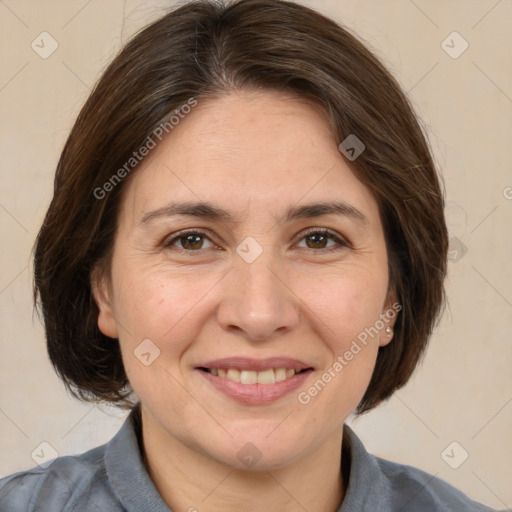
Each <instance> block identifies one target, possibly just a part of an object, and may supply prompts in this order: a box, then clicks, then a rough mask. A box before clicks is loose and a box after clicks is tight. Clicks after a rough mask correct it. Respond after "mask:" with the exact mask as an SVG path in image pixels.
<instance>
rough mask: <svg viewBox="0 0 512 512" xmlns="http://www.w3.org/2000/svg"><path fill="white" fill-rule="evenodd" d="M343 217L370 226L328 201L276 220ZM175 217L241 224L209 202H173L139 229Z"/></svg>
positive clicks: (302, 207) (349, 208)
mask: <svg viewBox="0 0 512 512" xmlns="http://www.w3.org/2000/svg"><path fill="white" fill-rule="evenodd" d="M333 214H334V215H342V216H345V217H349V218H351V219H353V220H356V221H358V222H359V223H361V224H363V225H368V219H367V218H366V217H365V216H364V215H363V213H362V212H361V211H359V210H358V209H357V208H355V207H354V206H352V205H351V204H348V203H345V202H337V201H328V202H315V203H309V204H304V205H299V206H291V207H290V208H288V210H287V211H286V212H285V214H284V215H283V216H282V217H280V218H278V219H276V220H277V222H279V223H282V222H283V221H284V222H291V221H293V220H297V219H308V218H313V217H320V216H322V215H333ZM175 215H188V216H191V217H198V218H201V219H206V220H213V221H215V220H216V221H222V222H226V223H229V224H236V223H237V222H239V219H238V217H237V216H234V215H232V214H231V213H230V212H228V211H227V210H224V209H222V208H218V207H216V206H214V205H212V204H210V203H207V202H202V201H199V202H172V203H169V204H168V205H166V206H163V207H162V208H157V209H156V210H151V211H149V212H146V213H144V215H143V216H142V218H141V220H140V221H139V222H138V226H139V227H145V226H146V225H148V224H150V223H151V222H152V221H154V220H156V219H159V218H167V217H172V216H175Z"/></svg>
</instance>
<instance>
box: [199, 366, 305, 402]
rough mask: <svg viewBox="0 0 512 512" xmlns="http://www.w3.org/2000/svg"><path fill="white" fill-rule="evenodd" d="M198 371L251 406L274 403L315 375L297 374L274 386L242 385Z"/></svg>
mask: <svg viewBox="0 0 512 512" xmlns="http://www.w3.org/2000/svg"><path fill="white" fill-rule="evenodd" d="M197 371H198V372H199V373H200V374H201V375H202V376H203V377H204V378H205V379H206V380H207V381H208V382H209V383H210V384H212V385H213V386H215V387H216V388H217V389H218V390H219V391H222V392H223V393H224V394H225V395H227V396H229V397H230V398H232V399H233V400H235V401H237V402H240V403H242V404H249V405H259V404H267V403H269V402H274V401H276V400H278V399H279V398H281V397H283V396H285V395H287V394H288V393H291V392H292V391H293V390H295V389H297V388H298V387H300V386H301V384H303V383H304V381H305V380H306V379H307V378H308V377H309V375H310V374H311V373H313V371H312V370H307V371H305V372H301V373H296V374H295V375H294V376H293V377H290V378H289V379H285V380H282V381H280V382H274V384H241V383H240V382H235V381H233V380H230V379H226V378H224V377H218V376H216V375H213V374H211V373H209V372H205V371H204V370H199V369H197Z"/></svg>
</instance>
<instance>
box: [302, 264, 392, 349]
mask: <svg viewBox="0 0 512 512" xmlns="http://www.w3.org/2000/svg"><path fill="white" fill-rule="evenodd" d="M386 287H387V281H386V280H385V279H383V278H382V277H381V276H380V275H375V274H371V275H370V273H368V272H361V273H356V272H350V273H346V274H344V275H342V276H340V275H332V276H330V277H329V278H327V279H323V280H322V283H321V286H318V287H317V288H316V289H315V291H314V293H312V292H311V291H310V293H309V294H307V295H305V296H306V297H308V298H307V299H306V300H305V303H306V304H307V306H308V308H309V309H310V310H311V311H312V312H314V313H315V315H316V316H317V317H318V319H320V320H321V322H320V323H319V322H318V321H317V322H316V323H317V324H318V325H321V324H323V326H324V328H325V331H326V333H327V334H328V336H329V338H330V339H332V340H333V342H332V343H333V344H334V345H336V347H337V348H338V349H343V348H344V346H345V345H347V344H350V342H351V340H353V339H356V338H357V336H358V335H359V334H360V333H361V332H364V330H365V329H366V328H369V327H371V326H373V325H374V324H375V323H376V322H377V320H378V319H379V317H380V314H381V313H383V311H382V307H383V304H384V300H385V296H386Z"/></svg>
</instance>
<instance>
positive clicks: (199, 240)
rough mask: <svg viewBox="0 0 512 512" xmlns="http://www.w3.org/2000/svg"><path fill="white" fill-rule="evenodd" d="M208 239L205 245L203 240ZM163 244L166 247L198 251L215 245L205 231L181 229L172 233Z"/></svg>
mask: <svg viewBox="0 0 512 512" xmlns="http://www.w3.org/2000/svg"><path fill="white" fill-rule="evenodd" d="M206 241H208V243H209V244H210V246H209V247H205V246H204V244H205V242H206ZM164 246H165V247H166V248H167V247H172V246H174V247H177V248H178V249H181V250H184V251H188V252H193V251H199V250H201V249H211V248H213V247H216V246H215V244H213V242H212V241H211V240H210V239H209V238H208V237H207V236H206V234H205V233H203V232H201V231H197V230H195V231H182V232H181V233H178V234H176V235H174V236H173V237H172V238H170V239H168V240H167V241H166V242H165V243H164Z"/></svg>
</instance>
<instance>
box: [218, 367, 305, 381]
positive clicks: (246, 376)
mask: <svg viewBox="0 0 512 512" xmlns="http://www.w3.org/2000/svg"><path fill="white" fill-rule="evenodd" d="M208 371H209V372H210V373H211V374H212V375H217V376H219V377H223V378H226V379H229V380H232V381H234V382H241V383H242V384H274V383H275V382H281V381H283V380H286V379H289V378H290V377H293V376H294V375H295V374H296V373H299V371H300V370H294V369H293V368H275V369H274V368H269V369H268V370H263V371H260V372H256V371H252V370H242V371H240V370H237V369H236V368H227V369H223V368H212V369H208Z"/></svg>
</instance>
